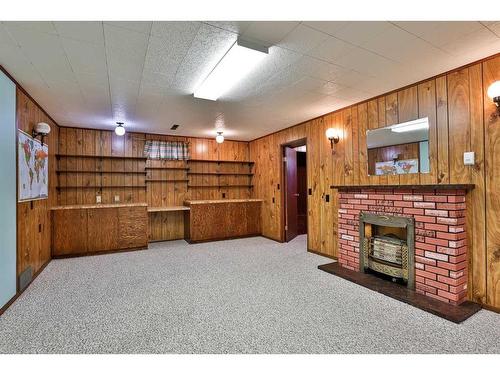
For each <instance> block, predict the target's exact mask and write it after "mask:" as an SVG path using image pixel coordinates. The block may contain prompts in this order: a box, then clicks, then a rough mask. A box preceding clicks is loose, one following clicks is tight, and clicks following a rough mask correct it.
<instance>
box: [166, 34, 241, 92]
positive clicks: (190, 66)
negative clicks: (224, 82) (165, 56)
mask: <svg viewBox="0 0 500 375" xmlns="http://www.w3.org/2000/svg"><path fill="white" fill-rule="evenodd" d="M235 41H236V35H235V34H233V33H230V32H228V31H225V30H221V29H218V28H215V27H213V26H209V25H205V24H203V25H202V26H201V27H200V29H199V30H198V33H197V35H196V37H195V38H194V40H193V43H192V44H191V46H190V48H189V49H188V51H187V54H186V56H185V57H184V59H183V61H182V63H181V65H180V66H179V69H178V71H177V73H176V77H175V80H174V85H175V87H177V88H179V89H182V90H183V91H184V92H186V93H192V92H193V91H194V89H195V88H196V87H197V86H198V85H199V84H200V83H201V82H202V81H203V80H204V79H205V78H206V76H207V75H208V74H209V73H210V71H212V69H213V68H214V66H215V65H216V64H217V63H218V62H219V61H220V59H221V58H222V56H224V54H225V53H226V52H227V51H228V50H229V48H230V47H231V46H232V45H233V44H234V42H235Z"/></svg>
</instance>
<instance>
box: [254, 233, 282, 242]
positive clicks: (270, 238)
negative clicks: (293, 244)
mask: <svg viewBox="0 0 500 375" xmlns="http://www.w3.org/2000/svg"><path fill="white" fill-rule="evenodd" d="M260 236H261V237H264V238H267V239H268V240H271V241H274V242H278V243H285V241H282V240H277V239H276V238H272V237H269V236H265V235H263V234H261V235H260Z"/></svg>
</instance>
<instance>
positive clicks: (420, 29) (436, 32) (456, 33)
mask: <svg viewBox="0 0 500 375" xmlns="http://www.w3.org/2000/svg"><path fill="white" fill-rule="evenodd" d="M395 24H396V25H398V26H399V27H401V28H403V29H404V30H406V31H408V32H410V33H412V34H414V35H417V36H419V37H420V38H422V39H424V40H426V41H428V42H429V43H431V44H433V45H434V46H436V47H441V46H443V45H445V44H449V43H452V42H454V41H456V40H458V39H459V38H461V37H463V36H465V35H467V34H470V33H472V32H474V31H478V30H480V29H482V28H483V27H484V26H483V25H481V23H479V22H476V21H432V22H431V21H406V22H395Z"/></svg>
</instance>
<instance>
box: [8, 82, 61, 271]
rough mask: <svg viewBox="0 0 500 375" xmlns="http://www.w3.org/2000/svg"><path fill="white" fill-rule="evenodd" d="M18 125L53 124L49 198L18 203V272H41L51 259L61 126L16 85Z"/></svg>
mask: <svg viewBox="0 0 500 375" xmlns="http://www.w3.org/2000/svg"><path fill="white" fill-rule="evenodd" d="M16 96H17V97H16V99H17V105H16V107H17V114H16V122H17V128H18V129H21V130H23V131H25V132H27V133H29V134H31V131H32V129H33V126H35V125H36V124H37V123H39V122H46V123H48V124H49V125H50V127H51V128H52V130H51V132H50V135H49V136H48V137H46V138H45V142H46V143H47V144H48V147H49V198H48V199H42V200H36V201H31V202H22V203H18V204H17V275H18V276H19V274H20V273H21V272H23V271H24V270H26V269H27V268H28V267H30V266H31V268H32V270H33V273H36V272H38V271H39V270H40V269H41V268H42V267H43V266H44V265H45V264H46V263H47V262H48V261H49V260H50V243H51V238H50V236H51V235H50V232H51V230H50V227H51V222H50V207H52V206H54V205H55V204H56V202H57V194H56V189H55V187H56V173H55V170H56V169H55V165H56V160H55V154H56V153H57V146H58V144H57V141H58V135H59V127H58V126H57V124H55V123H54V122H53V121H52V120H51V119H50V118H49V117H48V116H47V115H46V114H45V113H44V112H43V111H42V109H41V108H40V107H39V106H38V105H37V104H36V103H35V102H34V101H33V100H31V99H30V98H29V97H28V96H27V95H26V94H25V93H24V92H23V91H22V90H20V89H19V87H18V88H17V95H16Z"/></svg>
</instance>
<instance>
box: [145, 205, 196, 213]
mask: <svg viewBox="0 0 500 375" xmlns="http://www.w3.org/2000/svg"><path fill="white" fill-rule="evenodd" d="M189 210H190V208H189V207H186V206H170V207H148V212H150V213H152V212H178V211H189Z"/></svg>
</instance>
